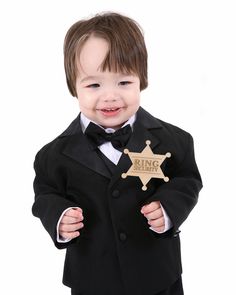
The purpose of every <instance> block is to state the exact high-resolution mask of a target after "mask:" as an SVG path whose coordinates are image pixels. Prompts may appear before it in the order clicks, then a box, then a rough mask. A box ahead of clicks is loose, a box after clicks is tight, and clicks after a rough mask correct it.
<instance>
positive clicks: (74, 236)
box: [59, 231, 80, 239]
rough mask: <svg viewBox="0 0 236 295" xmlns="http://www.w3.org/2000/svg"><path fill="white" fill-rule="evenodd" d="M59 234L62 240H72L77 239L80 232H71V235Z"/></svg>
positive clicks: (66, 233)
mask: <svg viewBox="0 0 236 295" xmlns="http://www.w3.org/2000/svg"><path fill="white" fill-rule="evenodd" d="M59 234H60V236H61V237H62V238H64V239H74V238H77V237H78V236H79V235H80V232H79V231H74V232H71V233H68V232H60V233H59Z"/></svg>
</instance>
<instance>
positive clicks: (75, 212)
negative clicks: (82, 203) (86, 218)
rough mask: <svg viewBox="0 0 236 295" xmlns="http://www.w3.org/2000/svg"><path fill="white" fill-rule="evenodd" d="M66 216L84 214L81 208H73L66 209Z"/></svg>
mask: <svg viewBox="0 0 236 295" xmlns="http://www.w3.org/2000/svg"><path fill="white" fill-rule="evenodd" d="M65 216H69V217H75V218H80V217H81V216H83V211H82V209H81V208H72V209H69V210H68V211H66V213H65Z"/></svg>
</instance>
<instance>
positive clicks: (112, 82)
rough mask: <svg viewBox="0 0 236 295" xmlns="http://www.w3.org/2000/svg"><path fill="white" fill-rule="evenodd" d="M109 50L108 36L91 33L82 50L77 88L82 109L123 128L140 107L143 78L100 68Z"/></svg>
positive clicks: (102, 121) (106, 124) (101, 121)
mask: <svg viewBox="0 0 236 295" xmlns="http://www.w3.org/2000/svg"><path fill="white" fill-rule="evenodd" d="M107 51H108V43H107V41H106V40H105V39H103V38H99V37H95V36H91V37H89V39H88V40H87V41H86V42H85V44H84V46H83V47H82V50H81V52H80V60H79V62H78V70H79V74H78V76H77V79H76V91H77V96H78V101H79V106H80V110H81V112H82V113H83V114H84V115H85V116H86V117H88V118H89V119H90V120H92V121H94V122H96V123H97V124H99V125H101V126H104V127H111V128H114V129H117V128H120V127H121V126H122V125H123V123H124V122H126V121H127V120H128V119H129V118H130V117H131V116H132V115H133V114H135V113H136V111H137V110H138V108H139V104H140V80H139V77H138V76H136V75H129V74H128V75H127V74H122V73H114V72H109V71H105V72H101V71H100V70H99V67H100V65H101V64H102V62H103V60H104V58H105V56H106V54H107Z"/></svg>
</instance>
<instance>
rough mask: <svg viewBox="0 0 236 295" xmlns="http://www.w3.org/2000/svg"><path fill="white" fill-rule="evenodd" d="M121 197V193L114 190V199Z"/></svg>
mask: <svg viewBox="0 0 236 295" xmlns="http://www.w3.org/2000/svg"><path fill="white" fill-rule="evenodd" d="M119 196H120V192H119V191H118V190H114V191H113V192H112V197H113V198H119Z"/></svg>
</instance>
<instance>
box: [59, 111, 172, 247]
mask: <svg viewBox="0 0 236 295" xmlns="http://www.w3.org/2000/svg"><path fill="white" fill-rule="evenodd" d="M135 119H136V115H133V116H132V117H131V118H130V119H129V120H128V121H127V122H125V124H124V125H123V126H122V127H125V126H126V125H128V124H130V126H131V128H132V127H133V124H134V122H135ZM90 122H93V121H91V120H89V119H88V118H87V117H86V116H85V115H84V114H82V113H81V116H80V123H81V129H82V131H83V132H85V130H86V128H87V127H88V125H89V123H90ZM93 123H94V124H96V125H98V124H97V123H96V122H93ZM99 127H101V126H99ZM101 128H103V127H101ZM103 129H104V130H105V132H106V133H114V132H115V131H116V130H115V129H113V128H106V129H105V128H103ZM98 148H99V149H100V151H101V152H102V153H103V154H104V155H105V156H106V157H107V158H108V159H109V160H111V161H112V162H113V163H114V164H116V165H117V164H118V162H119V160H120V157H121V155H122V153H121V152H120V151H119V150H117V149H115V148H114V147H113V145H112V144H111V142H110V141H108V142H105V143H103V144H102V145H100V146H98ZM72 208H76V207H70V208H67V209H66V210H65V211H64V212H63V213H62V215H61V217H60V218H59V220H58V223H57V241H58V242H59V243H66V242H69V241H70V239H62V238H61V237H60V236H59V224H60V222H61V219H62V217H63V215H64V214H65V213H66V212H67V211H68V210H70V209H72ZM161 208H162V211H163V216H164V220H165V228H164V230H163V231H161V232H159V231H158V232H157V231H156V230H154V229H153V228H152V227H149V228H150V229H151V230H153V231H155V232H157V233H159V234H161V233H164V232H166V231H167V230H169V229H170V228H171V227H172V222H171V220H170V218H169V216H168V215H167V213H166V211H165V209H164V208H163V207H162V205H161ZM140 214H141V213H140Z"/></svg>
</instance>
